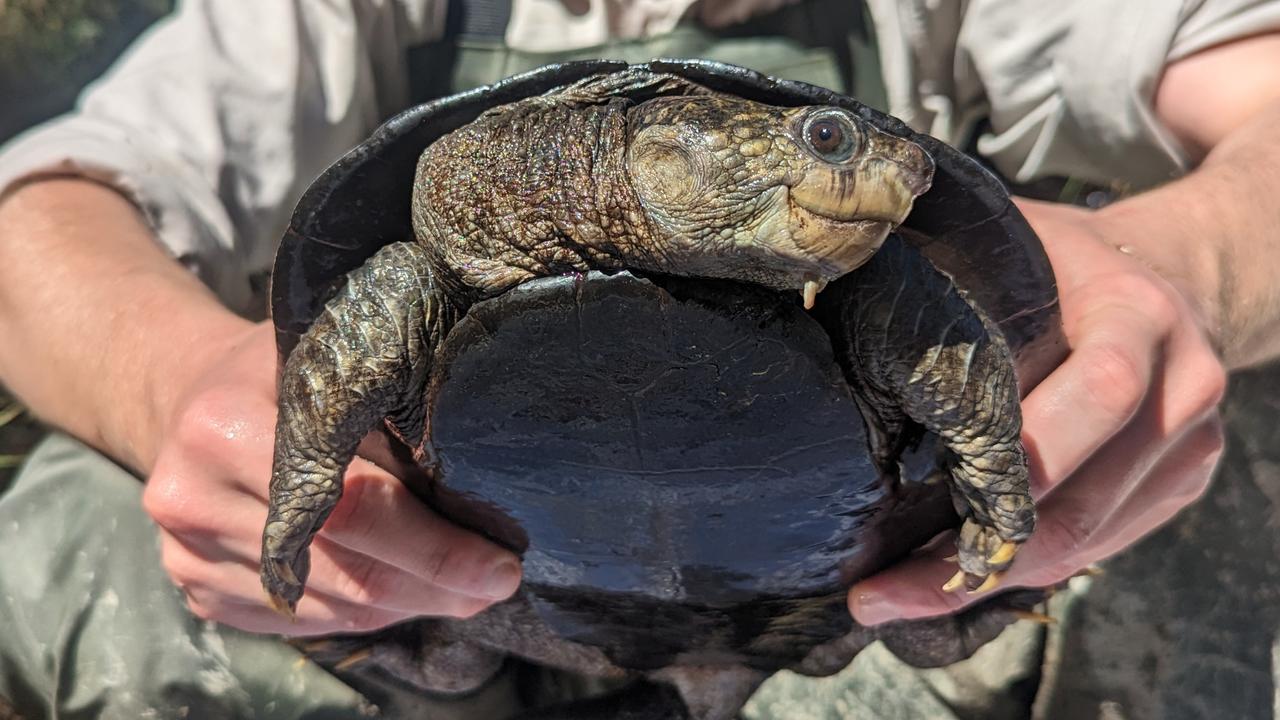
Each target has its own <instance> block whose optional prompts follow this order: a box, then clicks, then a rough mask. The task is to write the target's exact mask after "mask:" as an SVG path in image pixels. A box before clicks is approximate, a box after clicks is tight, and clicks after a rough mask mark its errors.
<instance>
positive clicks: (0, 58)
mask: <svg viewBox="0 0 1280 720" xmlns="http://www.w3.org/2000/svg"><path fill="white" fill-rule="evenodd" d="M173 5H174V0H0V143H3V142H5V141H6V140H8V139H9V138H11V137H13V136H14V135H17V134H18V133H20V132H22V131H23V130H25V129H27V128H28V127H30V126H32V125H35V124H36V123H38V122H40V121H42V120H46V119H48V118H51V117H53V116H55V115H58V114H60V113H62V112H65V111H67V110H69V109H71V107H72V106H73V105H74V104H75V101H76V96H77V95H79V94H80V91H81V89H83V88H84V86H85V85H87V84H88V83H89V82H91V81H92V80H93V79H94V78H96V77H98V76H99V75H101V74H102V72H103V71H104V70H106V69H107V67H108V66H110V64H111V63H112V62H113V61H114V60H115V59H116V57H118V56H119V55H120V53H121V52H123V51H124V49H125V48H126V47H127V46H128V45H129V43H130V42H131V41H132V40H133V39H134V38H135V37H137V35H138V34H139V33H141V32H142V31H144V30H145V29H146V28H147V27H148V26H149V25H151V23H153V22H155V21H156V20H157V19H159V18H161V17H163V16H164V15H166V14H167V13H169V12H170V11H171V10H172V9H173ZM0 342H4V338H0ZM41 434H42V431H41V429H40V427H39V425H38V424H37V423H36V422H35V421H34V420H32V419H31V418H30V417H29V416H28V415H26V414H25V413H24V412H23V411H22V408H21V406H20V405H19V404H18V403H17V402H16V401H14V400H13V398H12V396H10V395H9V393H8V392H7V391H6V390H5V389H4V388H3V387H0V491H3V489H4V487H6V486H7V485H8V483H9V480H10V478H12V476H13V473H14V471H15V470H16V469H17V466H18V465H19V464H20V463H21V462H22V457H23V455H24V454H25V452H26V451H27V449H28V448H30V447H31V445H32V444H33V443H34V442H35V441H36V440H37V439H38V438H39V437H40V435H41Z"/></svg>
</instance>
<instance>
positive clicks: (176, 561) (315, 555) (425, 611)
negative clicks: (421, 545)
mask: <svg viewBox="0 0 1280 720" xmlns="http://www.w3.org/2000/svg"><path fill="white" fill-rule="evenodd" d="M208 550H209V548H202V547H199V546H193V545H190V544H188V543H185V542H183V541H182V540H180V539H177V538H172V536H169V537H166V538H165V539H164V540H163V541H162V552H163V554H164V559H165V564H166V567H167V568H169V569H170V574H171V576H172V577H173V578H174V579H175V581H177V582H178V583H179V584H180V585H181V586H183V587H197V586H198V587H201V588H204V589H205V593H206V597H209V596H211V595H212V594H213V593H215V592H216V593H220V594H222V595H224V596H225V597H226V598H227V599H228V600H229V601H235V602H237V603H240V604H245V605H253V604H259V605H262V606H263V607H268V606H269V603H268V601H267V597H266V595H265V593H264V592H263V590H262V585H261V581H260V580H259V577H258V565H257V559H256V558H245V557H243V556H240V555H235V554H231V553H226V552H225V551H222V550H221V548H214V549H213V551H212V552H211V553H210V552H207V551H208ZM312 595H315V596H316V597H321V596H323V597H326V598H330V599H334V600H340V601H342V602H344V603H346V604H349V605H358V606H369V607H377V608H381V609H384V610H390V611H395V612H398V613H401V614H403V615H405V616H406V617H408V616H435V617H440V616H447V617H470V616H472V615H474V614H476V613H477V612H480V611H481V610H483V609H485V608H486V607H488V606H489V605H490V604H491V602H490V601H488V600H482V599H478V598H473V597H470V596H467V595H462V594H460V593H456V592H453V591H451V590H446V589H444V588H440V587H436V586H432V585H429V584H427V583H424V582H423V581H422V580H421V579H419V578H416V577H413V576H411V575H408V574H407V573H404V572H403V571H401V570H399V569H398V568H394V567H391V566H390V565H387V564H385V563H380V562H377V561H376V560H373V559H372V558H368V557H365V556H361V555H358V554H356V553H353V552H352V551H350V550H347V549H345V548H343V547H341V546H339V545H335V544H333V543H329V542H324V541H320V542H317V543H316V544H315V545H314V546H313V552H312V575H311V582H309V583H308V591H307V597H311V596H312ZM308 604H309V603H308Z"/></svg>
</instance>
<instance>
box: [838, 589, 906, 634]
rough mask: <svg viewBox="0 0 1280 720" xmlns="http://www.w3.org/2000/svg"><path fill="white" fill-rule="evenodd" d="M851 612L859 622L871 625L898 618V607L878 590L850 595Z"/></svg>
mask: <svg viewBox="0 0 1280 720" xmlns="http://www.w3.org/2000/svg"><path fill="white" fill-rule="evenodd" d="M849 612H851V613H853V617H854V619H855V620H857V621H858V623H859V624H861V625H864V626H867V627H870V626H872V625H879V624H880V623H886V622H889V621H890V620H897V619H898V613H897V608H895V607H894V605H893V603H890V602H888V601H886V599H885V597H884V596H883V595H881V594H880V593H877V592H855V593H853V594H851V595H850V596H849Z"/></svg>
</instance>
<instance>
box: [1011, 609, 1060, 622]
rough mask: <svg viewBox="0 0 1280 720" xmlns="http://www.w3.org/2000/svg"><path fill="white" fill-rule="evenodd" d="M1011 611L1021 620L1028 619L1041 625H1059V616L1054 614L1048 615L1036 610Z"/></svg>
mask: <svg viewBox="0 0 1280 720" xmlns="http://www.w3.org/2000/svg"><path fill="white" fill-rule="evenodd" d="M1010 612H1011V613H1012V614H1013V616H1014V617H1016V618H1018V619H1019V620H1027V621H1028V622H1033V623H1037V624H1040V625H1057V624H1058V618H1056V617H1053V616H1052V615H1046V614H1044V613H1041V612H1035V611H1034V610H1012V611H1010Z"/></svg>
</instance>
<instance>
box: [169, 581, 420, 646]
mask: <svg viewBox="0 0 1280 720" xmlns="http://www.w3.org/2000/svg"><path fill="white" fill-rule="evenodd" d="M179 587H181V588H182V591H183V593H184V594H185V595H186V598H187V606H188V607H189V608H190V610H191V612H192V614H194V615H195V616H196V617H198V618H201V619H204V620H212V621H214V622H218V623H221V624H223V625H228V626H231V627H234V628H239V629H240V630H245V631H248V632H253V633H272V634H276V635H288V636H291V637H309V636H314V635H332V634H335V633H364V632H373V631H375V630H380V629H382V628H385V627H389V626H391V625H395V624H397V623H401V622H404V621H406V620H408V619H410V618H412V617H413V616H412V615H410V614H407V613H403V612H400V611H396V610H387V609H385V608H379V607H373V606H369V605H357V604H354V603H348V602H345V601H343V600H340V599H337V598H332V597H329V596H327V595H321V594H316V595H315V596H311V595H308V598H307V599H308V602H307V603H305V605H306V606H305V607H303V606H302V605H301V604H300V605H299V606H298V609H297V613H296V614H295V615H294V617H293V618H289V617H287V616H285V615H282V614H281V613H279V612H277V611H275V610H274V609H272V608H271V607H269V606H268V605H266V604H264V603H251V602H242V601H241V600H239V599H238V598H235V597H233V596H229V595H226V594H224V593H222V592H221V591H220V590H219V589H217V588H210V587H207V586H204V585H200V584H191V585H185V586H179Z"/></svg>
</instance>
